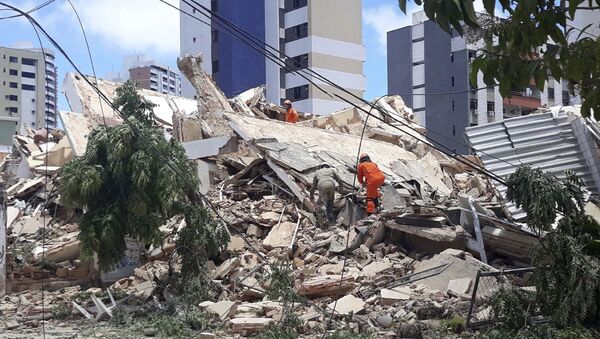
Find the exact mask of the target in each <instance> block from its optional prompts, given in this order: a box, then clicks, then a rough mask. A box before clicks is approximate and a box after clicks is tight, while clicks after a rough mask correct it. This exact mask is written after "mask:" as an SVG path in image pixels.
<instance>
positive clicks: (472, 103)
mask: <svg viewBox="0 0 600 339" xmlns="http://www.w3.org/2000/svg"><path fill="white" fill-rule="evenodd" d="M477 105H478V102H477V99H470V100H469V108H470V109H477Z"/></svg>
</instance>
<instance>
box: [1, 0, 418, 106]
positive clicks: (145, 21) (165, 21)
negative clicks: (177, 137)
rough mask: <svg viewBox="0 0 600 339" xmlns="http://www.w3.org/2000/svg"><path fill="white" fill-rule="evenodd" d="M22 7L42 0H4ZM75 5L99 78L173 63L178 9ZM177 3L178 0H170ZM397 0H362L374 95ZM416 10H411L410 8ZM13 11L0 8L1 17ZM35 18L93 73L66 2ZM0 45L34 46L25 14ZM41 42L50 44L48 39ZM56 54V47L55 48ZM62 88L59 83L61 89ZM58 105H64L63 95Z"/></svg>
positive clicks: (62, 69) (112, 2)
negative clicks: (146, 62) (126, 67)
mask: <svg viewBox="0 0 600 339" xmlns="http://www.w3.org/2000/svg"><path fill="white" fill-rule="evenodd" d="M5 1H6V2H8V3H10V4H11V5H14V6H17V7H19V8H21V9H30V8H33V7H35V6H36V5H37V4H39V3H42V2H44V1H43V0H36V1H32V0H5ZM72 1H73V3H74V4H75V6H76V7H77V9H78V11H79V13H80V16H81V18H82V21H83V25H84V27H85V28H86V31H87V34H88V39H89V40H90V45H91V50H92V55H93V57H94V62H95V65H96V71H97V74H98V76H99V77H104V76H105V75H106V73H108V72H112V71H118V70H120V68H121V63H122V56H123V55H125V54H133V53H135V52H141V53H145V54H146V55H148V56H149V57H151V58H153V59H156V60H158V61H159V62H161V63H163V64H167V65H171V66H175V63H176V58H177V55H178V54H179V13H178V12H176V11H175V10H174V9H172V8H169V7H167V6H166V5H165V4H162V3H160V2H159V1H158V0H126V1H124V0H72ZM170 2H171V3H173V4H178V3H179V1H178V0H170ZM397 4H398V2H397V1H396V0H363V43H364V45H365V46H366V49H367V61H366V63H365V74H366V76H367V92H366V94H365V97H366V98H367V99H372V98H374V97H376V96H379V95H382V94H385V93H386V91H387V75H386V68H387V67H386V46H385V33H386V32H387V31H389V30H392V29H395V28H398V27H401V26H404V25H407V24H409V23H410V21H411V17H410V13H409V15H408V16H407V15H404V14H403V13H401V12H400V10H399V9H398V6H397ZM414 10H416V8H414V7H413V8H410V11H411V12H412V11H414ZM10 14H11V12H8V11H0V16H6V15H10ZM34 17H35V18H36V20H38V21H39V22H40V24H41V25H43V26H44V27H45V28H46V29H47V30H48V32H49V33H50V34H51V35H52V36H53V37H54V38H55V39H56V40H57V41H58V42H59V43H60V44H61V45H62V46H63V48H64V49H65V50H66V51H67V53H69V55H71V57H72V58H73V60H74V61H75V63H76V64H77V65H78V66H79V67H80V68H81V69H82V70H83V71H84V73H88V74H91V73H92V72H91V67H90V63H89V60H88V57H87V51H86V50H85V45H84V41H83V37H82V35H81V31H80V28H79V25H78V23H77V20H76V17H75V15H74V14H73V12H72V10H71V8H70V6H69V5H68V3H67V2H66V0H57V1H56V2H55V3H53V4H51V5H49V6H48V7H46V8H44V9H43V10H40V11H38V12H36V13H35V14H34ZM0 32H2V34H0V45H2V46H11V45H13V44H14V43H17V42H20V41H30V42H32V43H33V44H34V47H37V46H38V45H39V44H38V42H37V40H36V37H35V34H34V32H33V29H32V28H31V26H30V24H29V22H28V21H27V20H26V19H24V18H17V19H9V20H0ZM43 43H44V44H46V46H47V45H48V42H47V41H46V40H43ZM55 52H56V51H55ZM57 64H58V68H59V69H58V72H59V78H60V79H61V80H62V78H64V75H65V73H66V72H71V71H73V69H72V67H71V66H70V65H68V63H67V61H66V60H65V59H64V58H63V57H62V56H59V55H57ZM59 88H60V87H59ZM59 108H60V109H62V110H66V109H68V106H67V104H66V102H65V100H64V97H63V96H61V97H60V102H59Z"/></svg>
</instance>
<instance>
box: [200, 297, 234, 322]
mask: <svg viewBox="0 0 600 339" xmlns="http://www.w3.org/2000/svg"><path fill="white" fill-rule="evenodd" d="M237 306H238V304H237V302H235V301H229V300H223V301H219V302H216V303H214V304H211V305H208V307H206V310H207V311H208V312H210V313H213V314H216V315H218V316H219V318H221V319H227V318H230V317H231V316H232V315H233V314H234V313H235V311H236V309H237Z"/></svg>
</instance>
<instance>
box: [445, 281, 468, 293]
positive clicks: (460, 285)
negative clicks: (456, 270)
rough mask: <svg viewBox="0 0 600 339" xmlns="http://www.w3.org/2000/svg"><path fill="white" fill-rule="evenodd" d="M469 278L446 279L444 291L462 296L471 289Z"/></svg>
mask: <svg viewBox="0 0 600 339" xmlns="http://www.w3.org/2000/svg"><path fill="white" fill-rule="evenodd" d="M471 281H472V280H471V278H462V279H452V280H450V281H448V288H447V289H446V292H447V293H448V294H449V295H452V296H455V297H464V296H466V295H467V293H469V291H470V290H471Z"/></svg>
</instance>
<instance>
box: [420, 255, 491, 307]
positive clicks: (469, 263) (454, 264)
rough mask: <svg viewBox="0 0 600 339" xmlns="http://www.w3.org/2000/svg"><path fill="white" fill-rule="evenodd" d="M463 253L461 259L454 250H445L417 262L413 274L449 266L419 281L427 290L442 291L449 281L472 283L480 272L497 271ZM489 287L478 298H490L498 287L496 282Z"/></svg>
mask: <svg viewBox="0 0 600 339" xmlns="http://www.w3.org/2000/svg"><path fill="white" fill-rule="evenodd" d="M463 253H464V254H463V255H462V257H460V256H457V252H456V250H454V249H452V250H446V251H444V252H441V253H439V254H436V255H435V256H433V257H432V258H431V259H428V260H424V261H421V262H418V263H417V264H416V265H415V273H418V272H422V271H425V270H428V269H431V268H434V267H438V266H440V265H446V264H450V265H449V266H448V267H446V268H445V269H444V270H443V271H442V272H441V273H439V274H437V275H434V276H431V277H428V278H425V279H423V280H421V281H420V283H421V284H423V285H425V286H427V287H428V288H429V289H432V290H439V291H444V290H446V289H447V287H448V283H449V282H450V280H454V279H463V278H470V279H472V280H473V281H474V280H475V277H476V275H477V272H478V271H480V270H481V271H484V272H495V271H497V269H495V268H493V267H492V266H489V265H487V264H484V263H483V262H481V261H479V260H477V259H475V258H473V256H472V255H471V254H470V253H467V252H463ZM491 285H492V286H489V287H490V288H488V289H487V290H486V291H483V292H482V293H481V294H479V293H478V295H477V296H478V298H483V297H487V296H490V295H491V294H493V293H494V292H495V291H496V290H497V288H499V285H498V283H496V282H493V283H491Z"/></svg>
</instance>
